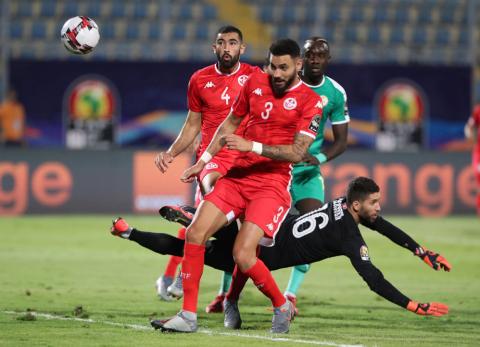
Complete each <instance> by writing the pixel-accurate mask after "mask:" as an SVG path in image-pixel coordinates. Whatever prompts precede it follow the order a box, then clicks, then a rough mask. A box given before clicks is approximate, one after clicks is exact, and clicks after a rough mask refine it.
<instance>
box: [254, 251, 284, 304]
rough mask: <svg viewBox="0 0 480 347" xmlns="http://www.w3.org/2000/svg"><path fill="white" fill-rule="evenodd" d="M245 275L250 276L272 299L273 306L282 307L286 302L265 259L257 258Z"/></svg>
mask: <svg viewBox="0 0 480 347" xmlns="http://www.w3.org/2000/svg"><path fill="white" fill-rule="evenodd" d="M245 275H247V276H248V277H250V278H251V279H252V280H253V283H254V284H255V285H256V286H257V288H258V289H259V290H260V291H261V292H262V293H263V294H265V295H266V296H268V297H269V298H270V300H272V305H273V307H280V306H282V305H283V304H284V303H285V301H286V299H285V297H284V296H283V294H282V292H280V289H278V286H277V284H276V283H275V280H274V279H273V277H272V274H271V273H270V271H269V270H268V268H267V267H266V266H265V264H264V263H263V261H261V260H260V259H257V262H256V263H255V265H253V266H252V267H251V268H250V269H248V270H247V271H245Z"/></svg>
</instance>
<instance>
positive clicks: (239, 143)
mask: <svg viewBox="0 0 480 347" xmlns="http://www.w3.org/2000/svg"><path fill="white" fill-rule="evenodd" d="M222 140H223V141H225V147H227V149H236V150H237V151H240V152H250V151H251V150H252V147H253V143H252V141H249V140H245V139H244V138H243V137H240V136H238V135H235V134H229V135H225V136H224V137H222Z"/></svg>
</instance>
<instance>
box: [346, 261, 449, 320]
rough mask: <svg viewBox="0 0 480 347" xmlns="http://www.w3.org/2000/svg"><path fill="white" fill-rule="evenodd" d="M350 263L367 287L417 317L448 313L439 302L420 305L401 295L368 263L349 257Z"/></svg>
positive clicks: (446, 308) (445, 307)
mask: <svg viewBox="0 0 480 347" xmlns="http://www.w3.org/2000/svg"><path fill="white" fill-rule="evenodd" d="M350 261H351V263H352V265H353V267H354V268H355V270H356V271H357V272H358V274H359V275H360V276H361V277H362V278H363V280H364V281H365V282H367V284H368V287H369V288H370V289H371V290H372V291H374V292H375V293H377V294H378V295H380V296H381V297H383V298H385V299H387V300H388V301H390V302H392V303H394V304H396V305H399V306H401V307H403V308H405V309H407V310H409V311H411V312H414V313H416V314H418V315H426V316H443V315H444V314H447V313H448V306H447V305H445V304H442V303H439V302H431V303H426V304H421V303H418V302H416V301H413V300H411V299H409V298H408V297H406V296H405V295H403V294H402V293H401V292H400V291H399V290H398V289H397V288H395V287H394V286H393V285H392V284H391V283H390V282H388V281H387V280H386V279H385V278H384V277H383V274H382V272H381V271H380V270H378V269H377V268H376V267H375V266H374V265H373V264H372V263H371V262H370V261H364V260H361V259H359V258H356V257H350Z"/></svg>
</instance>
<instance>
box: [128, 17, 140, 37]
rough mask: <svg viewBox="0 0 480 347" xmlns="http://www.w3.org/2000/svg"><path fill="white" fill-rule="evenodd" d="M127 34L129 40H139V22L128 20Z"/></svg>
mask: <svg viewBox="0 0 480 347" xmlns="http://www.w3.org/2000/svg"><path fill="white" fill-rule="evenodd" d="M125 36H126V38H127V39H128V40H137V39H138V38H139V37H140V28H139V24H138V22H134V21H129V22H128V24H127V30H126V34H125Z"/></svg>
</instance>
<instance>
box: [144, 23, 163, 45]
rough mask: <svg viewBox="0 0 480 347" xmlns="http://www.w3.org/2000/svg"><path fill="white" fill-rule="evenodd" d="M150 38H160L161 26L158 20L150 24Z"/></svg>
mask: <svg viewBox="0 0 480 347" xmlns="http://www.w3.org/2000/svg"><path fill="white" fill-rule="evenodd" d="M147 38H148V39H149V40H155V41H156V40H158V39H159V38H160V27H159V26H158V24H157V23H156V22H152V23H150V24H149V26H148V35H147Z"/></svg>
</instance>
